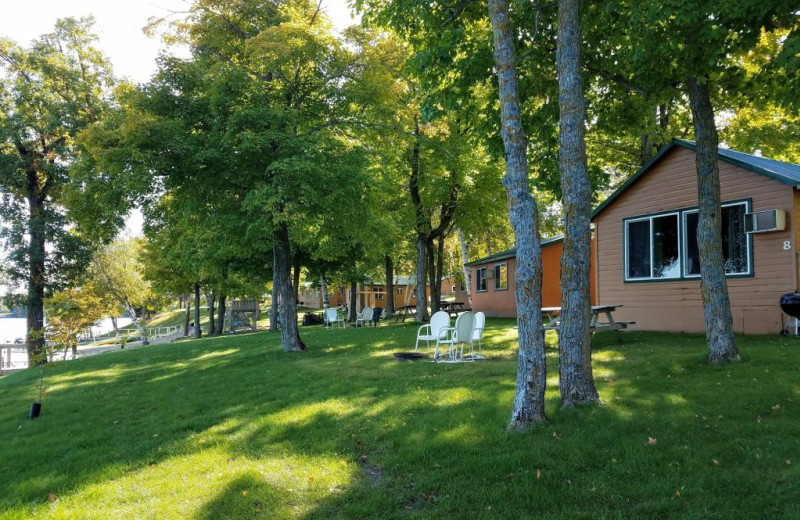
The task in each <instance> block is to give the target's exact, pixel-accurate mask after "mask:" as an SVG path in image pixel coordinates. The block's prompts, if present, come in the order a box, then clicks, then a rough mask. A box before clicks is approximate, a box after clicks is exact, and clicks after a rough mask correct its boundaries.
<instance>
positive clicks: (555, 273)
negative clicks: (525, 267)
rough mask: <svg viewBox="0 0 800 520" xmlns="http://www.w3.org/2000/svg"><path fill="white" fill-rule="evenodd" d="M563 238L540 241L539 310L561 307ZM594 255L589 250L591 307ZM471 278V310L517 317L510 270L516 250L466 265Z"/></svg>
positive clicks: (514, 266)
mask: <svg viewBox="0 0 800 520" xmlns="http://www.w3.org/2000/svg"><path fill="white" fill-rule="evenodd" d="M563 251H564V236H563V235H559V236H557V237H552V238H545V239H542V307H560V306H561V254H562V253H563ZM595 263H596V262H595V256H594V247H592V258H591V267H590V268H591V275H590V283H589V292H590V294H591V301H592V305H594V304H595V302H596V298H595V276H594V272H595ZM466 266H467V267H469V269H470V270H471V277H472V287H471V289H472V310H473V311H483V312H484V313H485V314H486V316H489V317H505V318H513V317H516V316H517V303H516V297H515V295H514V270H515V269H516V267H517V250H516V248H511V249H508V250H506V251H501V252H499V253H495V254H493V255H490V256H487V257H484V258H481V259H478V260H475V261H473V262H469V263H468V264H466Z"/></svg>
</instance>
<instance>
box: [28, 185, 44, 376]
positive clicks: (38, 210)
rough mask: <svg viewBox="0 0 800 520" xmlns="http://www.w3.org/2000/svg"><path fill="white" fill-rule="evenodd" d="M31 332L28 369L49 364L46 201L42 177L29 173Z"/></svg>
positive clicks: (29, 322) (29, 307)
mask: <svg viewBox="0 0 800 520" xmlns="http://www.w3.org/2000/svg"><path fill="white" fill-rule="evenodd" d="M28 192H29V196H28V210H29V213H28V215H29V216H28V236H29V242H28V301H27V307H28V314H27V327H28V332H27V335H26V337H25V342H26V344H27V347H28V366H38V365H41V364H43V363H46V362H47V353H46V351H45V343H44V289H45V285H46V284H47V278H46V276H45V258H46V257H47V252H46V250H45V233H46V230H45V227H46V225H47V224H46V218H47V217H46V215H45V208H44V201H45V198H44V197H42V196H40V195H39V185H38V175H37V172H36V171H29V172H28Z"/></svg>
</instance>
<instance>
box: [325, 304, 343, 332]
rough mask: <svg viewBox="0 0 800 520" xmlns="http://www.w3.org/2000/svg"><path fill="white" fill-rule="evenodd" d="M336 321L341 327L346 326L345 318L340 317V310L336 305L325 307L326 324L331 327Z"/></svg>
mask: <svg viewBox="0 0 800 520" xmlns="http://www.w3.org/2000/svg"><path fill="white" fill-rule="evenodd" d="M334 323H335V324H336V325H337V326H338V327H339V328H342V327H344V320H343V319H342V318H340V317H339V310H338V309H337V308H336V307H328V308H327V309H325V326H326V327H328V328H331V327H332V326H333V324H334Z"/></svg>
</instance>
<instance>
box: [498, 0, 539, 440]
mask: <svg viewBox="0 0 800 520" xmlns="http://www.w3.org/2000/svg"><path fill="white" fill-rule="evenodd" d="M489 18H490V19H491V22H492V32H493V36H494V48H495V50H494V62H495V71H496V73H497V79H498V82H499V86H500V115H501V126H500V128H501V129H502V130H501V134H502V138H503V144H504V146H505V159H506V175H505V176H504V177H503V186H505V188H506V191H507V193H508V208H509V215H510V220H511V226H512V227H513V228H514V236H515V237H516V240H517V268H516V271H515V287H514V293H515V296H516V300H517V325H518V326H519V363H518V365H517V383H516V392H515V394H514V402H513V404H512V408H511V422H510V424H509V428H513V429H524V428H527V427H529V426H531V425H533V424H536V423H542V422H544V421H546V420H547V417H546V415H545V409H544V393H545V387H546V383H547V381H546V376H547V368H546V365H545V352H544V333H543V329H542V248H541V242H540V240H539V218H538V215H537V208H536V202H535V201H534V200H533V197H532V196H531V192H530V189H529V188H528V164H527V151H526V139H525V132H524V131H523V129H522V124H521V122H520V117H521V115H520V109H519V98H518V95H517V69H516V62H515V60H514V33H513V31H512V28H511V22H510V20H509V18H508V1H507V0H489Z"/></svg>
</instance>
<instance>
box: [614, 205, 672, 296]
mask: <svg viewBox="0 0 800 520" xmlns="http://www.w3.org/2000/svg"><path fill="white" fill-rule="evenodd" d="M671 215H675V217H677V221H678V222H677V223H678V233H680V234H683V233H682V231H683V230H682V228H681V212H680V211H670V212H667V213H657V214H654V215H646V216H644V217H637V218H631V219H626V220H625V224H624V230H623V237H622V243H623V246H624V247H623V249H624V255H625V258H624V260H625V261H624V262H623V264H624V269H625V272H624V276H625V278H624V279H625V281H626V282H652V281H662V280H680V279H681V274H682V273H683V266H681V269H680V270H679V274H678V276H662V277H658V278H656V277H654V276H653V243H652V240H653V219H656V218H662V217H669V216H671ZM644 220H647V221H649V223H650V227H649V231H648V237H650V240H651V242H650V276H645V277H639V278H631V277H629V276H628V272H629V270H628V258H629V256H628V224H631V223H633V222H642V221H644ZM678 261H679V262H681V263H683V238H682V237H678Z"/></svg>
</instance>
